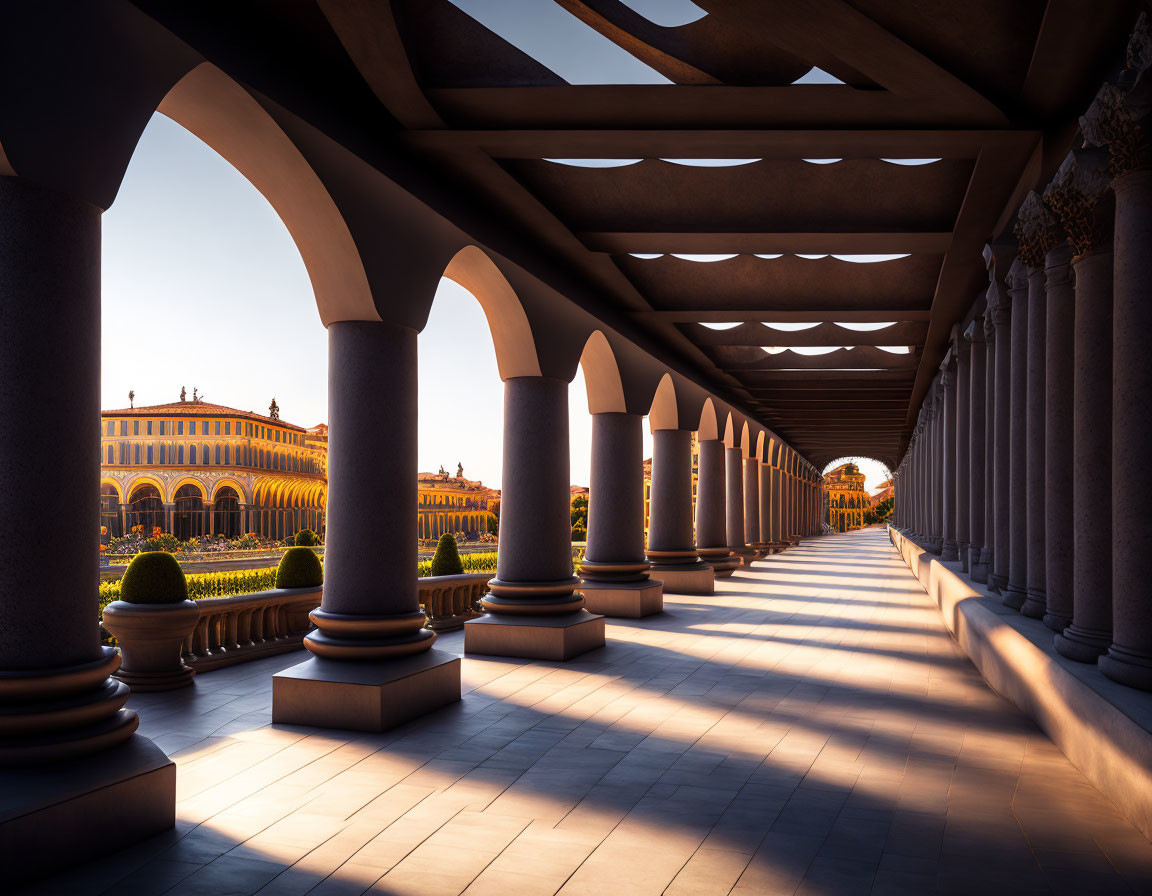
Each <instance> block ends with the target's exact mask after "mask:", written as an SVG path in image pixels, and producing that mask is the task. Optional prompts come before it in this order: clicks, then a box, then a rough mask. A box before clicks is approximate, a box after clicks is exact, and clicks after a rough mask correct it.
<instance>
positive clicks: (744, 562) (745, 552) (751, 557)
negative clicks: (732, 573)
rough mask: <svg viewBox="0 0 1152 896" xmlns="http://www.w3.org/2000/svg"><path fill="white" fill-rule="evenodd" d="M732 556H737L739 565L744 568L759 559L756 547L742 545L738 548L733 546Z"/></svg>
mask: <svg viewBox="0 0 1152 896" xmlns="http://www.w3.org/2000/svg"><path fill="white" fill-rule="evenodd" d="M732 556H733V557H735V558H736V564H737V566H743V567H744V568H748V567H750V566H751V565H752V564H753V563H754V562H755V561H756V560H757V559H759V558H758V557H757V556H756V549H755V548H750V547H747V546H744V545H741V546H740V547H738V548H732Z"/></svg>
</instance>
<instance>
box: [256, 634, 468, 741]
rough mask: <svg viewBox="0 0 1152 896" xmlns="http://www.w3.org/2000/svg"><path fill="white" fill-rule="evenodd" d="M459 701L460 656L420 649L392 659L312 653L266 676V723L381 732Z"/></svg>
mask: <svg viewBox="0 0 1152 896" xmlns="http://www.w3.org/2000/svg"><path fill="white" fill-rule="evenodd" d="M459 699H460V658H459V657H458V656H453V655H452V654H450V653H445V652H444V651H442V650H435V649H433V650H425V651H423V652H422V653H418V654H415V655H413V656H406V657H400V658H398V659H393V660H367V661H362V662H355V661H351V660H330V659H325V658H324V657H313V658H312V659H310V660H305V661H304V662H302V663H300V664H299V665H296V666H292V667H291V668H290V669H285V670H284V671H283V672H278V673H277V674H276V675H274V676H272V721H273V722H275V723H277V724H284V725H315V726H317V727H320V728H347V729H351V730H353V731H387V730H388V729H389V728H395V727H396V726H397V725H402V724H404V723H405V722H409V721H411V720H412V719H415V718H417V717H418V716H422V715H425V714H426V713H430V712H433V711H434V710H437V709H440V708H442V707H444V706H447V705H449V704H450V703H455V702H456V701H458V700H459Z"/></svg>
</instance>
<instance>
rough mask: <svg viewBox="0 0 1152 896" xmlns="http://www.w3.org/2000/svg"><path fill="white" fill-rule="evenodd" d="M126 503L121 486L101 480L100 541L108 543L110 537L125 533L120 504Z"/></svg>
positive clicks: (117, 536)
mask: <svg viewBox="0 0 1152 896" xmlns="http://www.w3.org/2000/svg"><path fill="white" fill-rule="evenodd" d="M122 503H124V501H123V497H122V496H121V494H120V488H119V486H118V485H117V484H116V483H115V482H111V481H109V480H101V481H100V527H101V532H100V542H101V544H107V543H108V540H109V539H110V538H119V537H120V536H121V535H123V534H124V532H123V527H122V526H121V519H120V505H121V504H122Z"/></svg>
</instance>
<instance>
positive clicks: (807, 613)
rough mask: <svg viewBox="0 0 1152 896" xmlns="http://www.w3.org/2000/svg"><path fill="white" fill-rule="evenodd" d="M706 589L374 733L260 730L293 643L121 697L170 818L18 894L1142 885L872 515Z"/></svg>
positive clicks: (1093, 804) (1144, 852)
mask: <svg viewBox="0 0 1152 896" xmlns="http://www.w3.org/2000/svg"><path fill="white" fill-rule="evenodd" d="M718 584H719V586H720V587H719V589H718V593H717V594H716V596H715V597H714V598H693V597H677V596H670V597H667V598H666V599H665V601H666V604H665V605H666V607H667V612H666V613H665V614H664V615H662V616H658V617H655V618H651V619H648V620H645V621H642V622H639V623H638V622H633V621H615V622H612V623H611V624H610V626H609V630H608V631H609V641H608V647H607V648H606V649H605V650H603V651H598V652H596V653H593V654H588V655H586V656H585V657H584V658H582V659H581V660H580V661H578V662H570V663H567V664H546V663H538V662H533V663H528V664H523V663H520V662H518V661H514V660H500V659H471V658H469V659H466V660H465V662H464V670H463V671H464V681H465V688H466V689H467V694H466V696H465V698H464V700H463V702H462V703H461V704H460V705H459V706H457V707H455V708H453V709H450V710H446V711H443V712H441V713H439V714H437V715H435V716H433V717H430V718H427V719H425V720H423V721H421V722H417V723H414V724H412V725H410V726H408V727H407V728H404V729H402V730H399V731H394V732H390V733H388V734H384V735H359V734H340V733H338V732H330V731H320V730H311V729H299V728H272V727H270V725H269V692H270V674H271V672H272V671H274V670H275V669H278V668H281V667H283V666H286V665H291V664H292V663H294V662H296V661H298V659H299V656H298V655H294V656H289V657H276V658H273V659H270V660H265V661H262V662H259V663H254V664H249V665H246V666H239V667H235V668H233V669H225V670H221V671H219V672H213V673H210V674H207V675H204V676H202V677H201V678H199V679H198V680H197V684H196V688H195V691H194V692H189V693H185V694H176V695H171V694H169V695H150V696H149V695H142V696H139V697H134V698H133V702H132V705H134V706H135V707H136V709H138V710H139V711H140V713H141V716H142V717H143V719H144V722H143V726H142V730H143V731H144V733H145V734H147V735H149V736H150V737H152V738H154V739H155V740H156V742H157V743H158V744H159V745H160V746H162V747H164V748H165V749H167V750H168V751H169V752H170V753H172V754H173V755H174V756H175V757H176V758H177V760H178V761H179V763H180V772H179V800H180V802H179V803H178V805H177V813H178V816H179V819H180V820H179V824H178V830H177V832H175V833H174V834H172V835H170V836H165V837H162V838H159V840H158V841H151V842H149V843H147V844H145V845H143V846H141V847H137V848H133V849H131V850H129V851H127V852H124V853H120V854H117V855H114V856H111V857H110V858H109V859H107V860H105V861H103V862H101V863H99V864H98V865H96V866H89V867H88V868H87V869H85V873H84V874H83V875H80V876H72V877H70V878H66V879H64V880H61V881H58V882H57V883H56V885H55V886H53V887H44V888H40V889H39V890H38V891H37V892H38V893H49V892H51V893H68V894H75V893H97V892H107V893H115V894H118V896H129V894H158V893H167V894H171V896H176V894H180V896H185V894H213V896H216V894H248V893H255V892H259V893H261V894H267V896H272V894H277V896H285V894H304V893H309V894H316V896H320V894H325V896H328V894H353V893H361V892H365V891H370V892H372V893H380V894H385V893H386V894H394V896H417V894H421V896H422V894H456V893H461V892H466V893H467V894H469V896H488V894H494V896H520V894H552V893H555V892H561V893H563V894H565V896H577V894H580V896H584V894H648V893H651V894H658V893H661V892H665V893H668V894H676V896H682V894H690V893H691V894H723V893H729V892H732V893H735V894H747V896H753V894H756V896H772V894H784V893H788V894H791V893H803V894H810V896H833V894H856V893H859V894H869V893H871V894H910V896H912V894H915V896H920V894H929V893H937V892H940V893H946V894H971V893H977V894H979V896H993V894H999V893H1010V894H1012V896H1020V894H1027V893H1076V894H1112V893H1132V892H1136V893H1141V892H1152V845H1150V844H1149V843H1148V841H1147V840H1145V839H1144V838H1143V837H1142V836H1141V835H1140V834H1139V833H1138V832H1137V831H1136V830H1135V829H1134V828H1132V827H1131V826H1130V825H1129V824H1128V823H1127V822H1126V821H1125V820H1124V819H1123V817H1121V816H1120V815H1119V814H1118V813H1117V812H1116V811H1115V810H1114V809H1113V807H1112V806H1111V805H1110V804H1109V803H1108V802H1107V801H1106V800H1105V799H1104V798H1103V797H1101V796H1100V795H1099V793H1098V792H1097V791H1095V790H1094V789H1093V788H1092V787H1091V786H1090V785H1089V784H1088V783H1087V782H1086V781H1085V780H1084V778H1083V776H1081V775H1080V774H1079V772H1077V771H1076V769H1075V768H1073V767H1072V766H1071V765H1070V764H1069V763H1068V761H1067V760H1066V759H1065V758H1064V756H1063V754H1061V753H1060V752H1059V751H1058V750H1057V749H1056V748H1055V747H1054V746H1052V744H1051V742H1050V741H1048V739H1047V738H1046V737H1045V736H1044V735H1043V734H1041V733H1040V732H1039V731H1038V729H1037V728H1036V727H1035V726H1034V725H1033V724H1032V723H1031V722H1029V721H1028V720H1027V719H1025V718H1024V717H1023V716H1022V715H1021V714H1020V713H1018V712H1017V711H1016V710H1015V709H1014V708H1013V707H1012V706H1010V705H1009V704H1007V703H1006V702H1005V701H1003V700H1002V699H1000V698H999V697H997V696H996V695H995V694H994V693H992V692H991V691H990V690H989V689H988V688H987V687H986V686H985V685H984V684H983V682H982V681H981V680H980V678H979V677H978V675H977V673H976V672H975V670H974V669H973V667H972V666H971V664H970V663H969V662H968V661H967V659H966V658H964V657H963V656H962V655H961V653H960V652H959V649H958V648H957V647H956V646H955V644H954V642H953V641H952V640H951V638H950V637H949V636H948V635H947V634H946V632H945V630H944V628H943V626H942V624H941V622H940V619H939V613H938V611H937V609H936V608H935V606H933V605H932V604H931V602H930V601H929V600H928V598H927V596H926V595H925V594H924V592H923V591H922V590H921V589H920V587H919V585H917V583H916V582H915V580H914V579H913V578H912V577H911V575H910V574H909V573H908V571H907V570H906V569H905V567H904V565H903V564H902V563H901V562H900V560H899V559H898V558H897V557H896V556H895V554H894V553H893V551H892V548H891V546H890V545H889V544H888V540H887V538H886V536H885V534H884V533H883V532H882V531H880V530H877V529H873V530H866V531H864V532H859V533H854V534H850V535H841V536H832V537H828V538H824V539H819V540H814V541H810V542H805V543H804V545H803V546H802V547H800V548H799V549H795V550H792V551H789V552H787V553H786V554H783V555H780V556H777V557H773V558H771V559H769V560H765V561H764V562H762V563H758V564H757V565H756V567H755V568H754V570H753V571H751V572H740V573H737V574H736V575H735V576H733V577H732V578H731V579H728V580H720V582H719V583H718ZM462 641H463V638H462V637H461V636H460V635H459V634H458V633H457V634H454V635H449V636H446V637H444V638H442V639H441V644H442V645H443V646H445V647H447V648H448V649H459V648H460V647H461V645H462ZM98 825H99V820H98V819H94V820H93V834H92V835H93V836H105V837H107V838H108V839H109V842H110V843H111V842H113V841H114V838H115V832H114V831H104V832H102V831H100V830H99V827H98ZM100 886H103V887H105V888H106V889H104V890H101V889H100Z"/></svg>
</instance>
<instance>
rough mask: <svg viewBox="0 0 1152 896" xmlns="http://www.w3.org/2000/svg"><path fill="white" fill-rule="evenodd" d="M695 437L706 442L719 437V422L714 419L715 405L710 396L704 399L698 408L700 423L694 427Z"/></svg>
mask: <svg viewBox="0 0 1152 896" xmlns="http://www.w3.org/2000/svg"><path fill="white" fill-rule="evenodd" d="M696 438H697V439H699V440H700V441H701V442H708V441H712V440H715V439H718V438H720V423H719V421H718V420H717V419H716V405H715V404H713V402H712V399H711V398H706V399H704V407H702V408H701V409H700V425H699V426H698V427H696Z"/></svg>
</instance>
